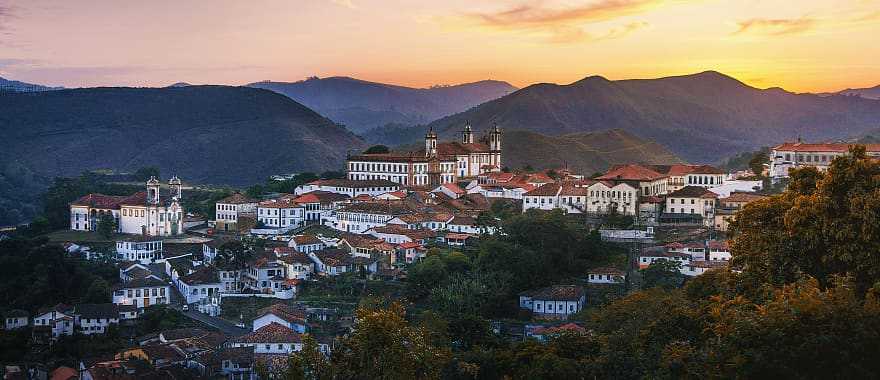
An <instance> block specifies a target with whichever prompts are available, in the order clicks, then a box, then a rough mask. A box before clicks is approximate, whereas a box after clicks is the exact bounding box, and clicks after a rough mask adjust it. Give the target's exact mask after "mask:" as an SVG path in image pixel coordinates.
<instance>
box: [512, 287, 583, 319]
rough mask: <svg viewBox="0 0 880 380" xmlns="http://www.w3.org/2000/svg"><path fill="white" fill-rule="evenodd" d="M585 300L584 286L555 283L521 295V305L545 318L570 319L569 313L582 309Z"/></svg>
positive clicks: (538, 316)
mask: <svg viewBox="0 0 880 380" xmlns="http://www.w3.org/2000/svg"><path fill="white" fill-rule="evenodd" d="M585 302H586V293H585V292H584V288H582V287H580V286H577V285H553V286H550V287H547V288H543V289H539V290H534V291H526V292H522V293H520V295H519V304H520V307H521V308H525V309H529V310H531V311H532V315H533V316H535V317H537V318H543V319H568V316H569V315H571V314H575V313H577V312H579V311H581V309H583V307H584V303H585Z"/></svg>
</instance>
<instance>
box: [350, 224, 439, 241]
mask: <svg viewBox="0 0 880 380" xmlns="http://www.w3.org/2000/svg"><path fill="white" fill-rule="evenodd" d="M367 234H369V235H371V236H373V237H375V238H377V239H382V240H384V241H386V242H388V243H391V244H400V243H409V242H416V243H419V244H422V245H424V244H428V242H429V241H431V240H433V239H434V238H435V237H437V233H436V232H434V231H432V230H429V229H416V230H414V229H409V228H406V227H403V226H399V225H387V226H381V227H373V228H371V229H370V230H369V231H367Z"/></svg>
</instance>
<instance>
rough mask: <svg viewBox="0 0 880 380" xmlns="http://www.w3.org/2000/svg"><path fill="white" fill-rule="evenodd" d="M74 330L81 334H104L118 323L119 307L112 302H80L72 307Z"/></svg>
mask: <svg viewBox="0 0 880 380" xmlns="http://www.w3.org/2000/svg"><path fill="white" fill-rule="evenodd" d="M73 317H74V320H75V324H76V331H77V332H79V333H81V334H83V335H94V334H104V333H106V332H107V329H108V328H110V325H118V324H119V318H120V313H119V307H118V306H117V305H116V304H113V303H106V304H80V305H76V306H74V308H73Z"/></svg>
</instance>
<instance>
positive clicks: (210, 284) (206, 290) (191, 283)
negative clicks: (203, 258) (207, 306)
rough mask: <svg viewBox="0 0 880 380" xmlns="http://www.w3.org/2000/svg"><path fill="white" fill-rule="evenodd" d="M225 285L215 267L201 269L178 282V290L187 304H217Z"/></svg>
mask: <svg viewBox="0 0 880 380" xmlns="http://www.w3.org/2000/svg"><path fill="white" fill-rule="evenodd" d="M221 289H223V284H222V283H221V282H220V277H219V276H218V274H217V269H216V268H213V267H201V268H199V269H198V270H196V271H194V272H193V273H190V274H188V275H186V276H183V277H180V278H179V279H178V280H177V290H179V291H180V294H182V295H183V297H184V301H185V303H187V304H193V303H197V302H216V300H217V299H219V298H220V290H221Z"/></svg>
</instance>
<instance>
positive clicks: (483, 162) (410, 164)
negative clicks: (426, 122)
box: [346, 125, 501, 188]
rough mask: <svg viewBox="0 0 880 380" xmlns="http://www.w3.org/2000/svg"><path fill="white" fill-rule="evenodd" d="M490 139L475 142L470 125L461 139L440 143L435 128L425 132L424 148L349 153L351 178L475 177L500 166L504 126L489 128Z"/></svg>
mask: <svg viewBox="0 0 880 380" xmlns="http://www.w3.org/2000/svg"><path fill="white" fill-rule="evenodd" d="M488 134H489V136H488V139H489V143H488V144H484V143H482V142H474V134H473V131H472V130H471V127H470V125H466V126H465V129H464V131H463V132H462V136H461V137H462V139H461V141H460V142H459V141H453V142H445V143H439V144H438V141H437V134H436V133H434V130H433V129H430V130H428V133H427V134H426V135H425V150H424V151H423V152H415V153H410V152H403V153H401V152H389V153H379V154H367V153H364V154H359V155H352V156H349V157H348V160H347V163H346V166H347V169H348V179H350V180H388V181H391V182H395V183H398V184H401V185H404V186H430V187H432V188H433V187H436V186H439V185H440V184H444V183H454V182H456V181H458V179H459V178H465V177H474V176H477V175H479V174H482V173H485V172H492V171H499V170H500V168H501V129H499V128H498V126H497V125H496V126H494V127H493V128H492V129H491V130H489V133H488Z"/></svg>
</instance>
